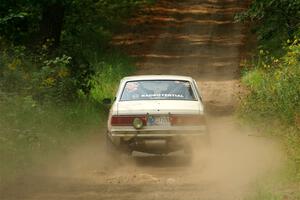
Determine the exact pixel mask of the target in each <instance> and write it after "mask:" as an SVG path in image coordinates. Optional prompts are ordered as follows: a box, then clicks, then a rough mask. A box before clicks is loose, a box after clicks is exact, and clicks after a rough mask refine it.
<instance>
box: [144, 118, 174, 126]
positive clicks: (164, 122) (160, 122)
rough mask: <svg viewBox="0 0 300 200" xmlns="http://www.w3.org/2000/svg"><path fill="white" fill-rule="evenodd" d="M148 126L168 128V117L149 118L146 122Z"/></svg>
mask: <svg viewBox="0 0 300 200" xmlns="http://www.w3.org/2000/svg"><path fill="white" fill-rule="evenodd" d="M147 125H148V126H170V125H171V123H170V118H169V116H149V117H148V121H147Z"/></svg>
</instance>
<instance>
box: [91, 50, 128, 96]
mask: <svg viewBox="0 0 300 200" xmlns="http://www.w3.org/2000/svg"><path fill="white" fill-rule="evenodd" d="M93 66H94V68H95V71H97V72H96V74H95V75H94V76H92V78H91V79H90V81H89V84H90V87H91V98H92V99H93V100H94V101H97V102H101V101H102V100H103V99H104V98H111V99H113V98H114V95H115V93H116V89H117V86H118V84H119V81H120V80H121V79H122V78H123V77H124V76H127V75H129V74H131V73H132V72H133V71H134V67H133V63H132V61H131V60H130V59H128V58H126V57H125V56H123V55H121V54H119V55H118V54H113V56H107V57H106V58H105V60H103V61H97V62H96V63H94V65H93Z"/></svg>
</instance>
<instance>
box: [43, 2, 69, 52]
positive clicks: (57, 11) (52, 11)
mask: <svg viewBox="0 0 300 200" xmlns="http://www.w3.org/2000/svg"><path fill="white" fill-rule="evenodd" d="M64 13H65V7H64V5H63V4H62V3H59V2H57V3H53V4H47V5H45V6H44V7H43V10H42V20H41V24H40V36H41V42H42V43H44V42H45V41H46V40H47V39H52V40H53V43H52V48H55V47H58V46H59V42H60V35H61V31H62V26H63V21H64Z"/></svg>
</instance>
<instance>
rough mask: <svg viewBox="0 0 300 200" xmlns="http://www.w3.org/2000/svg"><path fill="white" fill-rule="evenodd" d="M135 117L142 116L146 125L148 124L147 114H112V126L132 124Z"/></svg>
mask: <svg viewBox="0 0 300 200" xmlns="http://www.w3.org/2000/svg"><path fill="white" fill-rule="evenodd" d="M135 118H140V119H141V120H142V121H143V123H144V125H146V124H147V117H146V116H112V118H111V125H112V126H132V124H133V120H134V119H135Z"/></svg>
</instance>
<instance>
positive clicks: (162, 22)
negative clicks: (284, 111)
mask: <svg viewBox="0 0 300 200" xmlns="http://www.w3.org/2000/svg"><path fill="white" fill-rule="evenodd" d="M243 2H245V1H241V0H184V1H180V0H168V1H160V2H159V3H158V4H157V5H156V6H154V7H153V8H150V9H149V8H147V9H145V10H144V11H143V12H142V13H141V14H140V15H137V17H136V18H135V19H133V20H131V21H130V22H129V27H128V30H124V32H123V33H122V34H120V35H118V36H116V37H115V39H114V43H115V45H117V46H119V47H120V48H124V49H125V50H126V51H127V52H129V53H130V54H131V55H133V56H136V57H137V58H139V68H138V71H137V74H176V75H188V76H192V77H193V78H195V79H196V80H197V82H198V84H199V86H200V88H201V90H202V91H203V96H204V99H205V104H206V108H207V111H208V113H209V115H210V118H209V126H210V130H211V134H212V148H211V150H210V151H209V152H205V153H203V152H202V153H199V157H198V156H196V157H195V161H194V162H193V163H192V164H190V165H189V164H186V162H185V161H186V160H184V159H183V157H182V156H181V155H180V153H179V154H174V155H170V156H167V157H155V156H143V155H136V156H135V157H133V158H128V160H127V161H126V162H125V163H122V164H120V165H119V166H118V165H117V166H113V167H112V166H106V164H105V155H102V153H101V152H103V149H102V147H101V143H100V142H99V141H100V139H99V140H98V139H96V140H93V142H88V143H87V144H86V145H83V146H82V147H81V148H78V150H77V151H76V152H74V153H73V154H72V155H70V156H66V158H65V159H64V161H62V162H61V164H60V166H57V165H58V164H57V163H56V164H54V166H55V167H51V169H49V172H48V171H46V172H45V174H48V176H47V177H42V178H41V181H38V182H36V181H34V182H32V183H31V184H28V183H26V184H25V183H24V184H23V185H22V183H20V185H22V189H21V190H19V191H18V192H16V191H10V192H9V193H10V198H11V199H22V200H26V199H28V200H50V199H51V200H68V199H78V200H79V199H82V200H89V199H93V200H95V199H99V200H100V199H101V200H104V199H111V200H117V199H128V200H134V199H136V200H141V199H143V200H148V199H149V200H150V199H151V200H152V199H153V200H154V199H163V200H166V199H172V200H173V199H174V200H175V199H178V200H193V199H195V200H197V199H201V200H226V199H228V200H233V199H242V198H243V197H244V196H245V195H247V193H248V192H249V191H251V184H252V183H254V182H255V181H257V180H259V179H261V178H263V177H264V176H266V175H267V174H270V173H272V171H274V170H276V169H277V168H278V166H279V163H280V151H279V149H278V147H277V145H276V143H275V142H274V141H272V140H270V139H267V138H262V137H253V135H256V133H255V132H253V131H252V130H250V129H249V128H247V127H242V126H241V125H239V124H238V123H236V121H235V119H234V117H233V114H232V111H233V110H234V107H235V105H236V99H237V98H236V97H237V93H238V91H239V86H238V85H239V84H238V82H239V81H238V79H239V63H240V52H241V50H242V48H243V44H242V41H244V35H243V33H242V29H243V27H242V26H241V25H239V24H234V23H233V15H234V13H236V12H238V11H240V10H241V9H243V8H244V7H245V5H244V4H245V3H243ZM200 155H201V156H200Z"/></svg>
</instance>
